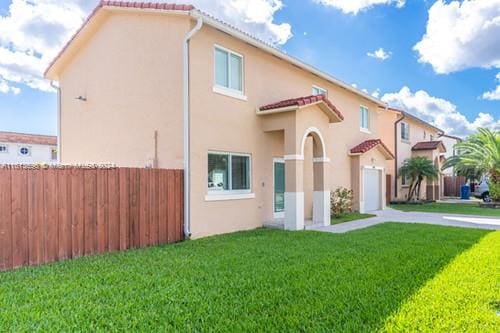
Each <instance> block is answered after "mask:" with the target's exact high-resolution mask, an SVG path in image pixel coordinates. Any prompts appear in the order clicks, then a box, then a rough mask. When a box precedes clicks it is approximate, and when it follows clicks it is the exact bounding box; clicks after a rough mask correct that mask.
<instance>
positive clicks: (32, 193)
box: [0, 170, 45, 265]
mask: <svg viewBox="0 0 500 333" xmlns="http://www.w3.org/2000/svg"><path fill="white" fill-rule="evenodd" d="M0 178H1V176H0ZM43 192H44V191H43V172H42V170H28V244H29V246H28V250H29V264H30V265H39V264H41V263H43V262H44V237H43V234H44V231H45V227H44V220H45V219H44V198H43Z"/></svg>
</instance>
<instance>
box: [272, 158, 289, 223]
mask: <svg viewBox="0 0 500 333" xmlns="http://www.w3.org/2000/svg"><path fill="white" fill-rule="evenodd" d="M276 163H285V159H284V158H280V157H275V158H273V218H275V219H282V218H284V217H285V210H283V211H282V212H276V209H275V206H274V205H275V200H274V195H275V193H274V184H275V178H274V176H275V174H276V173H275V169H274V168H275V165H276ZM285 181H286V179H285ZM283 200H284V199H283Z"/></svg>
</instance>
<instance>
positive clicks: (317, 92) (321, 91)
mask: <svg viewBox="0 0 500 333" xmlns="http://www.w3.org/2000/svg"><path fill="white" fill-rule="evenodd" d="M312 94H313V95H314V96H316V95H325V96H327V91H326V89H323V88H321V87H318V86H313V87H312Z"/></svg>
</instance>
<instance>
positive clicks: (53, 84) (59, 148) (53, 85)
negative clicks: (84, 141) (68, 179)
mask: <svg viewBox="0 0 500 333" xmlns="http://www.w3.org/2000/svg"><path fill="white" fill-rule="evenodd" d="M50 85H51V86H52V88H54V89H56V90H57V164H60V163H61V87H60V86H58V85H56V84H55V83H54V81H50Z"/></svg>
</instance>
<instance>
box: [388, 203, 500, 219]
mask: <svg viewBox="0 0 500 333" xmlns="http://www.w3.org/2000/svg"><path fill="white" fill-rule="evenodd" d="M391 208H394V209H398V210H402V211H405V212H429V213H448V214H465V215H480V216H500V209H493V208H481V207H479V205H477V204H465V203H456V204H455V203H442V202H433V203H424V204H395V205H391Z"/></svg>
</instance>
